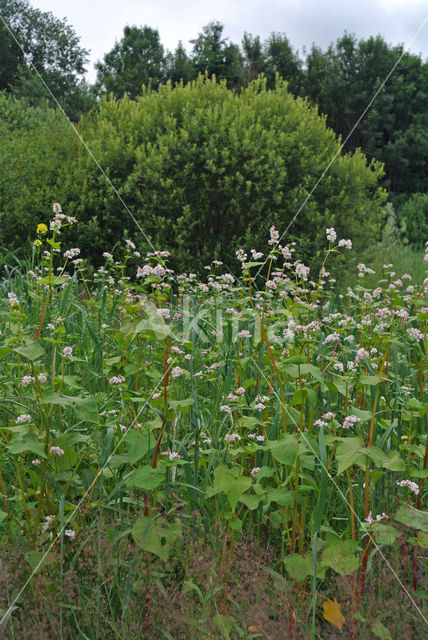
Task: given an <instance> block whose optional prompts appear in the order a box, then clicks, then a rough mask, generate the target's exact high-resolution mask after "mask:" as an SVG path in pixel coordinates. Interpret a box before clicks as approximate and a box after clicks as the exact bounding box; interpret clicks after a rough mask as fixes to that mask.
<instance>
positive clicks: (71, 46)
mask: <svg viewBox="0 0 428 640" xmlns="http://www.w3.org/2000/svg"><path fill="white" fill-rule="evenodd" d="M0 13H1V15H2V17H3V18H4V20H5V21H6V22H7V24H8V25H9V26H10V28H11V30H12V31H13V34H14V35H15V37H16V39H17V40H18V42H19V43H20V45H21V47H22V49H21V47H20V46H19V45H18V44H17V43H16V42H15V40H14V39H13V37H12V36H11V35H10V32H9V31H8V30H7V28H6V27H5V26H4V24H3V22H2V24H1V25H0V46H1V51H2V56H1V58H0V89H1V90H6V91H9V92H12V93H13V94H14V95H15V96H17V97H25V98H26V99H27V100H28V102H29V103H30V104H33V105H34V104H38V103H40V101H41V100H42V101H43V100H45V99H46V98H49V94H48V92H47V91H46V89H45V87H44V86H43V84H42V83H41V81H40V79H39V78H38V77H37V75H36V74H35V72H34V70H33V68H32V65H33V66H34V67H35V68H36V69H37V71H38V72H39V73H40V75H41V76H42V78H43V79H44V81H45V82H46V84H47V85H48V87H49V88H50V90H51V91H52V93H53V94H54V95H55V97H56V98H57V99H58V101H59V103H60V104H61V106H62V107H63V108H64V110H65V111H66V113H67V114H68V115H69V116H70V117H71V118H72V119H74V120H78V118H79V116H80V114H81V113H82V112H85V111H86V110H87V109H88V108H89V106H90V104H91V102H90V99H89V96H88V86H87V85H86V83H85V82H84V74H85V68H86V64H87V56H88V52H87V51H86V50H85V49H83V48H81V47H80V46H79V37H78V36H77V35H76V34H75V32H74V30H73V28H72V27H70V26H69V25H67V24H66V23H65V21H63V20H59V19H58V18H55V17H54V16H53V15H52V14H51V13H46V12H42V11H40V10H39V9H34V8H33V7H31V5H30V4H29V2H28V1H27V0H0Z"/></svg>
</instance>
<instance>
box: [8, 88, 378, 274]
mask: <svg viewBox="0 0 428 640" xmlns="http://www.w3.org/2000/svg"><path fill="white" fill-rule="evenodd" d="M9 108H10V105H9ZM13 108H14V109H15V110H17V111H19V109H20V108H22V109H23V107H22V106H21V107H19V108H18V104H17V103H14V107H13ZM27 112H28V114H29V115H28V116H26V117H28V118H29V124H28V125H27V124H25V118H24V116H22V117H23V122H22V123H20V124H16V125H15V126H14V128H12V129H11V128H10V127H9V130H8V140H9V142H8V144H9V147H10V150H9V152H8V153H9V156H6V157H5V158H3V163H4V164H9V165H10V167H9V168H7V169H5V174H4V175H5V176H7V180H6V182H7V183H8V187H7V188H8V189H9V191H10V190H15V191H14V193H10V192H9V193H5V194H2V196H1V203H0V210H1V211H2V234H3V241H4V242H6V243H9V244H15V245H19V244H20V243H21V242H22V238H23V237H24V236H25V235H28V234H32V233H33V229H34V222H35V219H36V221H41V213H42V211H43V210H44V211H47V210H48V205H49V204H50V202H51V201H58V202H62V203H63V204H64V205H65V206H66V208H67V213H69V214H71V215H75V216H76V217H77V218H78V219H79V220H80V221H81V222H82V223H83V224H84V225H85V233H84V234H82V231H81V229H82V226H81V225H79V226H80V231H79V232H78V233H79V236H78V237H75V238H70V240H71V241H73V243H74V244H75V245H76V246H79V247H81V248H82V250H83V251H82V253H83V255H85V254H86V256H88V257H89V258H90V259H91V260H93V261H94V262H95V263H96V262H98V261H101V260H103V258H102V253H103V252H104V251H108V250H110V249H111V248H112V246H113V245H114V244H115V243H116V241H117V240H118V239H119V238H121V237H122V236H123V234H124V233H125V230H126V232H127V233H130V234H131V236H132V237H133V239H134V240H135V241H138V243H139V244H140V248H141V249H142V250H149V249H150V248H151V247H150V246H149V243H148V242H147V240H146V237H148V238H149V239H150V241H151V243H152V247H155V248H156V249H169V250H171V251H172V253H173V256H174V267H175V268H178V269H191V270H193V271H194V270H200V269H201V268H202V266H203V265H205V264H207V263H208V262H210V261H211V260H212V259H220V260H223V261H225V262H226V263H227V264H229V265H230V268H233V267H232V264H233V261H234V251H235V249H236V247H237V246H243V247H244V248H245V249H250V248H251V247H255V248H257V246H261V245H262V244H264V242H265V239H266V235H267V229H268V227H269V226H270V225H272V224H275V225H276V227H277V228H278V229H279V230H280V232H282V231H284V230H285V229H286V227H287V225H288V224H289V223H290V222H291V220H292V219H293V217H294V216H295V214H296V213H297V212H298V211H299V209H300V208H301V206H302V204H303V202H304V201H305V199H306V198H307V197H308V196H309V194H310V192H311V191H312V189H313V188H314V187H315V185H316V183H317V180H318V178H319V177H320V176H321V174H322V173H323V171H324V169H325V168H326V167H327V166H328V164H329V162H330V161H331V159H332V158H333V156H334V155H335V154H338V157H337V158H336V160H335V162H334V163H333V164H332V166H331V168H330V169H329V170H328V172H327V173H326V175H325V176H324V177H323V179H322V180H321V182H320V183H319V185H318V186H317V187H316V189H315V190H314V193H313V195H312V196H311V197H309V199H308V201H307V203H306V204H305V206H304V208H303V209H302V211H301V212H300V213H299V214H298V216H297V218H296V220H295V222H294V224H293V225H292V226H291V228H290V230H289V232H288V233H287V235H286V238H285V240H284V242H290V241H292V240H299V245H300V247H301V248H302V251H303V252H304V253H303V256H304V257H308V256H309V255H310V256H311V258H314V257H316V254H317V252H318V250H319V247H320V246H321V245H322V244H323V243H324V236H325V227H326V226H334V227H335V228H336V229H337V230H338V232H339V233H340V234H341V235H342V236H346V237H350V238H351V239H352V241H353V243H354V247H355V249H356V250H357V252H358V250H360V249H361V248H362V247H365V246H367V243H370V242H372V241H373V240H374V238H375V237H376V236H377V234H378V232H379V227H380V224H381V219H382V204H383V202H384V200H385V197H386V194H385V193H384V192H383V191H382V190H381V189H380V188H379V187H378V178H379V176H380V175H381V173H382V168H381V166H380V165H379V164H372V165H370V166H367V163H366V159H365V157H364V156H363V155H362V154H361V153H359V152H356V153H355V154H354V155H352V156H350V155H346V156H345V155H341V154H340V152H339V151H340V149H339V141H338V140H337V139H336V137H335V134H334V132H333V131H332V130H330V129H328V128H327V127H326V125H325V120H324V119H323V118H321V117H319V116H318V114H317V112H316V110H315V109H314V108H312V107H310V106H309V104H308V103H306V102H305V101H303V100H301V99H300V98H299V99H295V98H293V97H292V96H291V95H290V94H289V93H288V91H287V87H286V85H285V84H284V83H282V82H280V81H279V82H278V83H277V87H276V89H275V90H273V91H270V90H269V91H268V90H267V89H266V85H265V82H264V81H263V80H257V81H255V82H254V83H252V84H251V85H250V86H249V87H248V88H247V89H245V90H244V91H242V93H241V94H239V95H237V94H236V93H234V92H231V91H229V90H228V89H227V88H226V86H225V84H222V83H220V84H219V83H217V82H216V81H215V79H213V80H207V79H204V78H202V77H200V78H199V79H198V80H197V81H196V82H195V83H193V84H191V85H188V86H186V87H183V86H178V87H176V88H174V89H173V88H172V87H171V86H170V85H165V86H161V88H160V90H159V91H158V92H156V93H155V92H152V91H148V90H147V91H145V93H144V94H143V95H142V96H141V97H139V98H138V99H137V100H135V101H133V100H130V99H127V98H124V99H123V100H121V101H117V100H116V99H114V98H113V97H110V98H109V99H104V100H102V101H101V102H100V104H99V106H98V108H97V109H96V110H94V111H92V112H91V113H90V114H89V115H88V116H87V117H86V118H84V119H82V121H81V122H80V124H79V126H78V131H79V133H80V134H81V135H82V136H83V139H84V140H85V142H86V144H87V145H88V147H89V149H90V150H91V152H92V153H93V156H94V157H95V158H96V159H97V161H98V162H99V164H100V166H101V167H103V169H104V170H105V172H106V174H107V175H108V176H109V178H110V179H111V181H112V183H113V185H114V186H115V188H116V189H117V191H118V192H119V193H120V195H121V196H122V198H123V200H124V201H125V202H126V203H127V205H128V207H129V210H130V211H132V213H133V215H134V216H135V219H136V220H137V221H138V225H139V226H140V227H141V229H142V230H143V232H142V231H141V230H139V229H138V228H137V226H136V224H135V222H134V221H133V219H132V217H131V216H130V214H129V212H128V211H126V209H125V208H124V206H123V204H122V203H121V201H120V199H119V198H118V197H117V195H116V194H115V193H114V191H113V189H112V188H111V186H110V185H109V184H108V182H107V180H106V179H105V177H104V176H103V174H102V172H101V171H100V168H99V166H97V164H96V163H95V162H94V159H93V157H91V156H90V155H89V154H88V152H87V150H86V149H85V148H84V147H83V145H81V144H80V143H79V142H78V139H77V136H75V139H74V140H73V138H72V136H73V132H72V131H71V128H70V127H69V125H67V123H66V122H65V120H61V116H60V114H57V113H55V112H53V111H43V112H42V111H38V110H25V113H26V114H27ZM67 127H69V128H68V129H67ZM19 149H20V151H19V154H18V150H19ZM17 154H18V155H19V157H20V158H22V159H23V162H24V166H25V167H26V170H25V172H24V174H21V175H20V176H17V169H16V165H17V159H16V155H17ZM12 167H15V169H13V171H12ZM45 215H46V214H45ZM17 219H19V224H18V225H17V224H16V220H17ZM76 233H77V232H76Z"/></svg>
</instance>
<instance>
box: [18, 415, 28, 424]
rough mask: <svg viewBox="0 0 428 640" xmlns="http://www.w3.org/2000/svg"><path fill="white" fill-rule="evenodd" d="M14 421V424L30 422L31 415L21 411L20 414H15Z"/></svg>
mask: <svg viewBox="0 0 428 640" xmlns="http://www.w3.org/2000/svg"><path fill="white" fill-rule="evenodd" d="M15 422H16V424H25V423H26V422H31V416H30V415H29V414H28V413H21V415H20V416H17V418H16V420H15Z"/></svg>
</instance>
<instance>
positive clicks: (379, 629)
mask: <svg viewBox="0 0 428 640" xmlns="http://www.w3.org/2000/svg"><path fill="white" fill-rule="evenodd" d="M370 628H371V630H372V632H373V633H374V635H375V636H376V638H381V640H392V638H391V634H390V633H389V631H388V629H387V628H386V627H385V626H384V625H383V624H382V623H381V621H380V620H379V618H376V620H375V621H374V623H373V624H372V625H371V627H370Z"/></svg>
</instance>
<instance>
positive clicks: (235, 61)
mask: <svg viewBox="0 0 428 640" xmlns="http://www.w3.org/2000/svg"><path fill="white" fill-rule="evenodd" d="M223 29H224V26H223V25H222V24H221V22H216V21H213V22H210V23H209V24H207V25H206V26H205V27H203V29H202V33H200V34H199V35H198V36H197V38H196V39H195V40H191V43H192V44H193V49H192V63H193V65H194V68H195V71H196V73H198V74H206V75H207V76H208V77H209V78H211V77H212V76H215V77H216V78H217V80H225V81H226V84H227V86H228V87H229V88H236V87H238V86H240V84H241V64H242V57H241V52H240V50H239V47H238V46H237V45H236V44H232V43H229V42H227V40H226V39H224V38H223V37H222V35H223Z"/></svg>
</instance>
